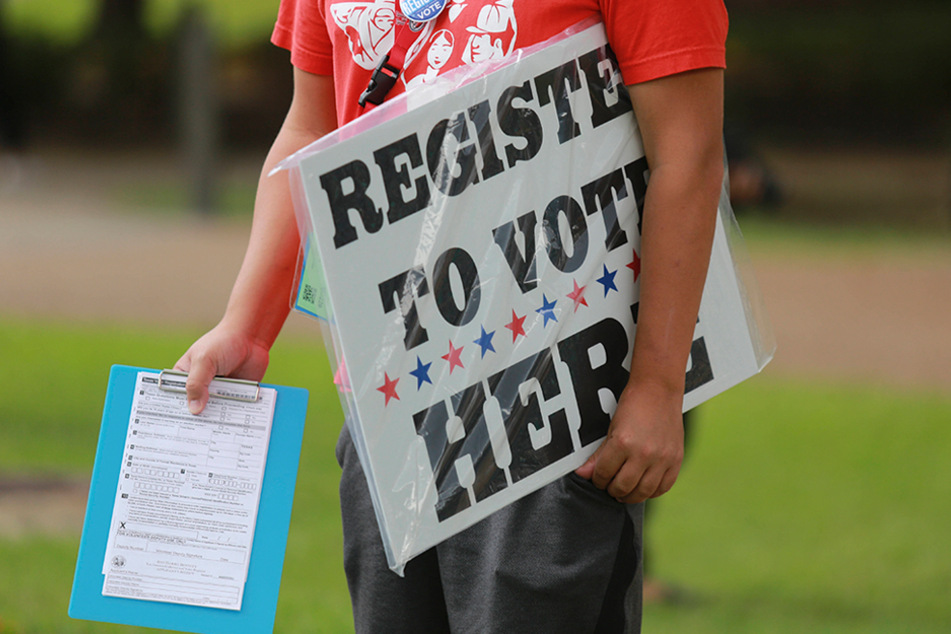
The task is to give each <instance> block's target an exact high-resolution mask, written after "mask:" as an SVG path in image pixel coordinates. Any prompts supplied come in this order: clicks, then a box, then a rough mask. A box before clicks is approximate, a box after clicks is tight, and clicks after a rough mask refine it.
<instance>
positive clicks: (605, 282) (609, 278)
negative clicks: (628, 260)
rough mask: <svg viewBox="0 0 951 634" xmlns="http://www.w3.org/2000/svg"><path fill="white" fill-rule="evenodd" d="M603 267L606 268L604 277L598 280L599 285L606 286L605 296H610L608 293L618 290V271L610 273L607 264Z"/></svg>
mask: <svg viewBox="0 0 951 634" xmlns="http://www.w3.org/2000/svg"><path fill="white" fill-rule="evenodd" d="M601 266H603V267H604V275H602V276H601V277H599V278H598V283H599V284H601V285H602V286H604V296H605V297H607V296H608V291H610V290H614V291H616V290H617V286H615V285H614V276H615V275H617V271H608V267H607V265H605V264H602V265H601Z"/></svg>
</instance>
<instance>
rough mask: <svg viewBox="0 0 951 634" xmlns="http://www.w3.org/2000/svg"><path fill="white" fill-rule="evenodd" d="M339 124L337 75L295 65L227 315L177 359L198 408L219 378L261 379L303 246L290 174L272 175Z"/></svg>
mask: <svg viewBox="0 0 951 634" xmlns="http://www.w3.org/2000/svg"><path fill="white" fill-rule="evenodd" d="M334 127H336V114H335V108H334V91H333V82H332V79H331V78H330V77H324V76H318V75H312V74H309V73H305V72H303V71H300V70H297V69H295V70H294V98H293V100H292V102H291V106H290V109H289V110H288V113H287V117H286V118H285V120H284V124H283V125H282V126H281V130H280V132H278V135H277V137H276V138H275V140H274V144H273V145H272V146H271V150H270V152H269V153H268V156H267V159H266V160H265V162H264V167H263V169H262V170H261V177H260V180H259V181H258V189H257V196H256V197H255V201H254V221H253V224H252V227H251V236H250V239H249V241H248V248H247V251H246V252H245V256H244V261H243V263H242V265H241V270H240V271H239V273H238V276H237V279H236V281H235V284H234V287H233V288H232V291H231V297H230V299H229V300H228V306H227V308H226V310H225V314H224V316H223V317H222V319H221V321H220V322H219V323H218V325H217V326H215V327H214V328H213V329H212V330H210V331H209V332H208V333H206V334H205V335H204V336H202V337H201V338H200V339H199V340H198V341H196V342H195V343H194V344H192V346H191V347H190V348H189V349H188V351H187V352H186V353H185V354H184V355H183V356H182V358H181V359H179V360H178V362H177V363H176V364H175V367H176V369H179V370H182V371H184V372H188V382H187V393H188V403H189V409H190V410H191V411H192V412H193V413H198V412H200V411H201V410H202V409H204V407H205V404H206V403H207V402H208V384H209V383H210V382H211V379H212V378H213V377H214V376H215V375H225V376H234V377H240V378H246V379H253V380H260V379H261V377H263V376H264V371H265V370H266V369H267V363H268V353H269V351H270V349H271V346H272V345H273V343H274V340H275V339H276V338H277V335H278V333H279V332H280V330H281V327H282V326H283V325H284V321H285V320H286V319H287V314H288V312H289V310H290V307H289V303H290V299H289V298H290V293H291V287H292V285H293V282H294V273H295V267H296V263H297V254H298V251H299V248H300V237H299V235H298V231H297V221H296V219H295V216H294V208H293V204H292V200H291V192H290V187H289V186H288V178H287V174H286V173H284V172H281V173H278V174H275V175H274V176H268V173H269V172H270V171H271V169H272V168H273V167H274V166H275V165H277V163H278V162H279V161H281V160H282V159H284V158H285V157H287V156H289V155H290V154H292V153H294V152H295V151H297V150H299V149H300V148H302V147H304V146H306V145H307V144H309V143H311V142H312V141H314V140H316V139H318V138H319V137H321V136H323V135H324V134H326V133H327V132H330V131H331V130H333V129H334Z"/></svg>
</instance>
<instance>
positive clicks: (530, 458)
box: [488, 349, 573, 482]
mask: <svg viewBox="0 0 951 634" xmlns="http://www.w3.org/2000/svg"><path fill="white" fill-rule="evenodd" d="M488 382H489V392H490V393H491V394H492V396H493V397H494V398H495V400H496V401H497V402H498V405H499V408H500V409H501V412H502V421H503V423H504V425H505V436H506V438H507V439H508V443H509V449H510V452H511V456H512V464H511V465H510V466H509V473H510V475H511V476H512V482H518V481H519V480H521V479H522V478H525V477H527V476H530V475H532V474H533V473H535V472H536V471H539V470H540V469H543V468H544V467H547V466H548V465H550V464H552V463H554V462H556V461H557V460H560V459H561V458H564V457H565V456H567V455H568V454H569V453H571V451H572V449H573V447H572V444H571V432H570V430H569V429H568V416H567V415H566V414H565V410H564V409H559V410H557V411H556V412H553V413H552V414H551V415H550V416H549V417H548V418H547V420H546V419H545V417H544V415H543V414H542V411H541V407H540V405H539V402H538V394H537V393H536V392H535V391H531V392H529V393H528V395H527V396H526V397H522V395H521V391H522V389H523V386H525V385H531V384H532V383H536V382H537V385H538V386H539V387H540V388H541V393H542V397H543V398H544V400H546V401H548V400H551V399H552V398H554V397H555V396H558V395H559V394H560V393H561V388H560V387H559V385H558V376H557V375H556V374H555V363H554V358H553V356H552V352H551V350H550V349H545V350H542V351H541V352H539V353H538V354H536V355H532V356H530V357H528V358H527V359H523V360H522V361H519V362H518V363H514V364H512V365H510V366H509V367H508V368H506V369H505V370H503V371H501V372H498V373H496V374H493V375H492V376H490V377H489V379H488Z"/></svg>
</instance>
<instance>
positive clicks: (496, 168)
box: [469, 101, 505, 181]
mask: <svg viewBox="0 0 951 634" xmlns="http://www.w3.org/2000/svg"><path fill="white" fill-rule="evenodd" d="M491 113H492V108H491V106H489V102H488V101H480V102H479V103H477V104H476V105H474V106H470V107H469V118H470V119H472V123H473V124H474V125H475V127H476V136H478V138H479V154H480V155H481V156H482V180H484V181H487V180H489V179H490V178H492V177H493V176H496V175H498V174H501V173H502V172H503V171H504V170H505V166H504V165H503V164H502V159H500V158H499V153H498V152H497V151H496V149H495V137H494V136H493V135H492V125H491V123H489V115H490V114H491Z"/></svg>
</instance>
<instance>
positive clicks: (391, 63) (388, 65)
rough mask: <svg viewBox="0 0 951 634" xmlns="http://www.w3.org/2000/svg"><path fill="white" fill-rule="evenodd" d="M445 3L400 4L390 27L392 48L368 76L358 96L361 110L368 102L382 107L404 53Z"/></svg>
mask: <svg viewBox="0 0 951 634" xmlns="http://www.w3.org/2000/svg"><path fill="white" fill-rule="evenodd" d="M448 2H449V0H399V11H398V12H397V15H396V23H395V25H394V27H393V30H394V36H393V48H391V49H390V52H389V53H387V54H386V55H384V56H383V58H382V59H381V60H380V63H379V64H377V66H376V68H375V69H374V70H373V74H372V75H370V83H369V84H367V87H366V90H364V91H363V94H362V95H360V99H359V103H360V106H362V107H365V106H366V104H367V103H368V102H369V103H371V104H373V105H375V106H378V105H380V104H381V103H383V100H384V99H386V95H387V94H388V93H389V92H390V90H391V89H392V88H393V86H395V85H396V80H397V79H399V76H400V73H402V72H403V65H404V64H405V63H406V52H407V51H408V50H409V47H410V46H412V45H413V42H415V41H416V36H417V34H418V33H419V32H420V31H421V30H422V29H423V27H424V26H425V25H426V22H429V21H431V20H435V19H436V18H437V17H438V16H439V14H440V13H442V10H443V9H445V8H446V4H447V3H448Z"/></svg>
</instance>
